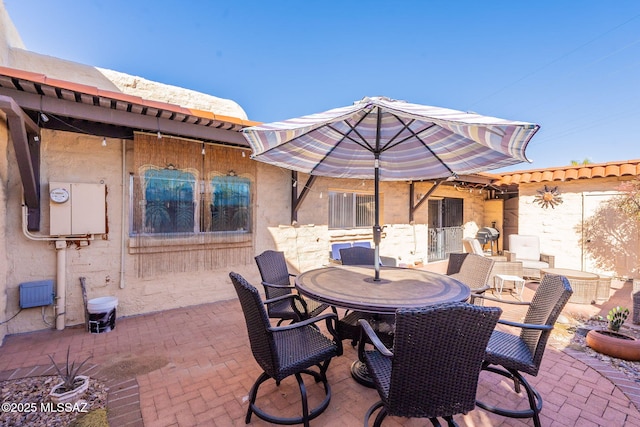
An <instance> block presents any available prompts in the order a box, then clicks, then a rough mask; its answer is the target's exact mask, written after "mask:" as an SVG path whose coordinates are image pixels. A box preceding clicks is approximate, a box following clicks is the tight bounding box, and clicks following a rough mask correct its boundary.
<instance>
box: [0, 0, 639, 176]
mask: <svg viewBox="0 0 640 427" xmlns="http://www.w3.org/2000/svg"><path fill="white" fill-rule="evenodd" d="M4 3H5V6H6V8H7V10H8V12H9V15H10V16H11V18H12V19H13V21H14V23H15V25H16V27H17V29H18V32H19V33H20V35H21V36H22V39H23V41H24V43H25V45H26V47H27V49H29V50H31V51H34V52H38V53H43V54H47V55H52V56H56V57H59V58H63V59H68V60H71V61H76V62H80V63H84V64H89V65H95V66H99V67H103V68H109V69H113V70H117V71H121V72H125V73H128V74H132V75H136V76H141V77H144V78H147V79H150V80H155V81H158V82H163V83H167V84H172V85H177V86H181V87H184V88H189V89H193V90H197V91H200V92H204V93H208V94H211V95H215V96H219V97H223V98H229V99H233V100H234V101H236V102H238V103H239V104H240V105H241V106H242V107H243V108H244V110H245V111H246V112H247V114H248V116H249V118H250V119H252V120H256V121H261V122H270V121H276V120H284V119H288V118H291V117H297V116H301V115H304V114H310V113H315V112H319V111H324V110H327V109H330V108H334V107H340V106H344V105H349V104H351V103H352V102H353V101H355V100H358V99H361V98H363V97H364V96H379V95H381V96H388V97H390V98H395V99H403V100H406V101H409V102H414V103H420V104H427V105H434V106H440V107H447V108H453V109H458V110H463V111H475V112H477V113H480V114H485V115H490V116H496V117H501V118H506V119H513V120H522V121H528V122H534V123H538V124H539V125H540V126H541V130H540V131H539V132H538V134H536V136H534V138H533V139H532V141H531V143H530V144H529V147H528V149H527V155H528V157H529V158H530V159H532V160H533V163H532V164H531V165H527V164H520V165H517V166H514V167H511V168H508V169H506V170H517V169H529V168H533V167H535V168H538V167H540V168H543V167H551V166H562V165H568V164H570V162H571V160H578V161H582V160H584V159H585V158H588V159H589V160H590V161H591V162H594V163H599V162H607V161H614V160H628V159H638V158H640V136H639V132H638V129H639V127H640V1H637V0H628V1H617V0H610V1H602V0H599V1H593V0H581V1H558V0H538V1H513V0H504V1H489V0H487V1H477V0H476V1H453V0H452V1H444V0H442V1H427V0H425V1H366V2H365V1H345V0H342V1H331V0H325V1H311V0H308V1H277V0H269V1H266V0H263V1H241V0H235V1H215V0H211V1H205V0H202V1H189V0H174V1H159V0H157V1H140V0H128V1H122V0H100V1H97V0H95V1H92V0H75V1H74V0H55V1H52V0H4Z"/></svg>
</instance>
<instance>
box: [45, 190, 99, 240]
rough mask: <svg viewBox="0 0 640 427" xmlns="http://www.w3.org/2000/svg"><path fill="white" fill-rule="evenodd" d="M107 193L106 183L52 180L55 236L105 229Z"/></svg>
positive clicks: (82, 233)
mask: <svg viewBox="0 0 640 427" xmlns="http://www.w3.org/2000/svg"><path fill="white" fill-rule="evenodd" d="M106 198H107V193H106V187H105V185H104V184H83V183H68V182H50V183H49V214H50V215H49V217H50V224H51V227H50V231H49V234H50V235H52V236H84V235H87V234H104V233H106V222H107V216H106V207H107V200H106Z"/></svg>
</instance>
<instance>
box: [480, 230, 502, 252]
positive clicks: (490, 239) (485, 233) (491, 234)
mask: <svg viewBox="0 0 640 427" xmlns="http://www.w3.org/2000/svg"><path fill="white" fill-rule="evenodd" d="M499 237H500V232H499V231H498V230H496V229H495V228H493V227H482V228H481V229H480V230H478V233H477V234H476V239H478V242H480V244H481V245H482V246H483V247H484V245H486V244H487V243H489V244H490V245H491V254H492V255H493V254H496V253H497V252H498V247H497V246H498V243H497V242H498V238H499ZM494 242H496V249H495V251H494V248H493V244H494Z"/></svg>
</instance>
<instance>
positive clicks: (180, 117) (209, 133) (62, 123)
mask: <svg viewBox="0 0 640 427" xmlns="http://www.w3.org/2000/svg"><path fill="white" fill-rule="evenodd" d="M0 95H3V96H7V97H11V98H13V99H14V100H15V101H16V103H17V104H18V105H19V106H20V107H21V108H22V109H23V110H25V112H26V113H27V114H28V115H29V116H30V117H31V118H32V119H33V121H34V122H36V123H38V125H39V126H40V127H43V128H52V129H61V130H70V131H73V130H75V131H78V130H82V131H86V132H87V133H91V134H95V135H99V136H111V137H122V138H127V137H132V136H133V132H135V131H147V132H154V133H155V132H162V133H165V134H170V135H175V136H180V137H186V138H192V139H197V140H201V141H210V142H222V143H226V144H230V145H236V146H241V147H248V143H247V141H246V140H245V138H244V137H243V136H242V134H241V133H240V130H242V129H243V128H245V127H248V126H253V125H256V124H258V122H253V121H249V120H243V119H238V118H235V117H228V116H222V115H217V114H214V113H212V112H209V111H202V110H197V109H189V108H184V107H181V106H178V105H175V104H169V103H164V102H157V101H153V100H147V99H143V98H140V97H136V96H131V95H127V94H124V93H121V92H114V91H107V90H102V89H98V88H96V87H93V86H87V85H82V84H77V83H73V82H68V81H63V80H58V79H51V78H47V76H45V75H43V74H37V73H31V72H28V71H23V70H17V69H13V68H6V67H0ZM40 113H45V114H46V115H53V116H54V117H55V120H50V121H48V122H46V123H43V121H41V120H39V119H38V115H39V114H40Z"/></svg>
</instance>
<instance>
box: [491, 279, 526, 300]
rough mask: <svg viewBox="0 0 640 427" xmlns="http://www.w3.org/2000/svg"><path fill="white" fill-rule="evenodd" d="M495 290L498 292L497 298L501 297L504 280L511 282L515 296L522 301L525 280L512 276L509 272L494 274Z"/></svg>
mask: <svg viewBox="0 0 640 427" xmlns="http://www.w3.org/2000/svg"><path fill="white" fill-rule="evenodd" d="M494 280H495V290H496V291H497V292H498V295H497V297H498V299H502V290H503V289H504V282H505V281H510V282H513V285H514V288H515V289H514V290H515V291H516V292H515V296H516V298H518V300H520V301H522V293H523V292H524V283H525V280H524V279H523V278H522V277H519V276H514V275H511V274H496V276H495V278H494Z"/></svg>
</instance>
